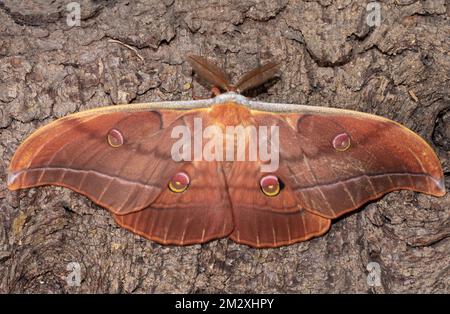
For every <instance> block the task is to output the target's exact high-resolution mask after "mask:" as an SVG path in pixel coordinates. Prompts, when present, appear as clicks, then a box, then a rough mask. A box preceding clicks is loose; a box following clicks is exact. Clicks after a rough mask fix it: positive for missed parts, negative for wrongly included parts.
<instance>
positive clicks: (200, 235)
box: [113, 161, 233, 245]
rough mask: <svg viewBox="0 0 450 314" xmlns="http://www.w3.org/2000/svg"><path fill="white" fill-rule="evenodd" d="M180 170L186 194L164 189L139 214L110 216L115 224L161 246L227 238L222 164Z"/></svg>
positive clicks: (227, 209)
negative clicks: (186, 179) (186, 177)
mask: <svg viewBox="0 0 450 314" xmlns="http://www.w3.org/2000/svg"><path fill="white" fill-rule="evenodd" d="M180 170H181V171H183V172H185V173H186V174H188V175H189V177H190V178H191V183H190V185H189V187H188V189H187V190H186V191H185V192H183V193H173V192H171V191H170V190H168V189H166V190H164V191H163V192H162V193H161V194H160V195H159V196H158V197H157V198H156V200H155V201H154V202H153V203H152V204H151V205H150V206H148V207H146V208H144V209H142V210H140V211H138V212H134V213H129V214H125V215H113V216H114V219H115V220H116V222H117V223H118V224H119V225H120V226H122V227H124V228H126V229H128V230H131V231H133V232H134V233H137V234H139V235H141V236H144V237H146V238H148V239H150V240H153V241H156V242H159V243H162V244H177V245H187V244H194V243H204V242H207V241H210V240H212V239H217V238H223V237H225V236H227V235H228V234H230V233H231V231H232V229H233V219H232V212H231V204H230V199H229V197H228V192H227V188H226V182H225V177H224V175H223V173H222V170H221V163H217V162H208V161H201V162H194V163H186V164H185V165H184V166H183V167H182V168H181V169H180Z"/></svg>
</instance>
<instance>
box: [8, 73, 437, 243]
mask: <svg viewBox="0 0 450 314" xmlns="http://www.w3.org/2000/svg"><path fill="white" fill-rule="evenodd" d="M268 68H269V67H268V66H266V69H268ZM215 70H217V69H215ZM206 75H210V73H207V74H206ZM247 76H248V75H247ZM248 80H251V77H250V78H248V77H247V78H246V80H243V81H242V82H241V83H240V84H238V85H237V86H238V87H237V88H235V89H239V86H241V87H242V86H245V84H247V85H252V84H250V83H248ZM221 82H222V81H221V80H219V79H218V83H221ZM224 84H225V83H224ZM198 119H200V121H201V122H202V127H204V128H208V127H210V126H215V127H217V128H219V129H220V130H222V131H223V132H225V131H226V129H227V127H238V126H241V127H245V128H246V127H250V128H249V129H250V130H251V128H252V127H254V128H255V129H258V130H259V129H260V127H267V128H269V129H270V128H271V127H275V126H276V127H277V128H278V130H279V139H280V141H279V147H276V149H275V151H276V152H277V153H278V154H279V164H278V165H277V167H276V169H275V170H273V171H270V172H266V171H263V170H264V169H263V167H264V166H265V165H266V164H267V163H268V161H266V160H263V159H262V158H261V155H257V158H256V160H249V159H245V160H239V159H238V160H232V161H231V160H228V159H226V158H222V159H220V158H216V153H217V152H218V151H219V150H218V149H217V147H218V146H214V147H213V149H210V150H208V149H206V148H207V145H208V143H209V141H202V142H201V145H200V149H202V153H203V155H202V157H205V155H204V153H205V151H206V152H208V151H212V152H213V157H214V158H209V157H211V156H209V157H208V158H193V160H190V161H189V160H186V159H181V160H178V161H177V160H175V159H174V158H173V152H174V151H177V150H176V149H173V147H174V145H175V144H176V143H177V141H178V140H179V139H178V138H177V136H176V135H177V132H175V133H174V132H173V131H174V130H178V129H176V128H179V130H183V128H187V129H189V132H191V133H189V134H191V135H192V134H194V133H195V124H196V121H199V120H198ZM197 133H198V132H197ZM174 134H175V136H174ZM203 135H204V134H203ZM258 135H259V134H258ZM272 135H273V134H271V136H272ZM247 138H248V137H246V139H247ZM266 138H268V139H270V140H272V139H273V137H270V138H269V137H266ZM192 139H193V140H192V147H193V148H194V149H193V150H194V153H195V150H196V146H195V141H200V140H201V139H199V138H196V137H195V136H192ZM203 139H204V138H203ZM233 141H234V140H233ZM236 143H237V142H236ZM245 143H246V146H245V150H246V152H249V151H250V146H249V141H246V142H245ZM220 145H222V144H220ZM223 145H224V146H223V147H226V146H225V145H226V144H223ZM192 147H191V148H192ZM234 147H235V148H236V147H237V146H236V145H235V146H234ZM226 149H228V147H226ZM181 152H184V150H181ZM197 153H199V149H198V147H197ZM387 154H388V156H387ZM183 156H185V155H183ZM186 156H187V154H186ZM199 156H200V154H198V155H197V157H199ZM222 156H223V155H222ZM178 157H179V156H178ZM194 157H195V154H194ZM48 184H52V185H60V186H65V187H68V188H70V189H72V190H74V191H77V192H79V193H81V194H83V195H86V196H87V197H89V198H90V199H91V200H93V201H94V202H95V203H97V204H99V205H101V206H103V207H105V208H107V209H108V210H110V211H111V212H112V214H113V217H114V219H115V220H116V221H117V223H118V224H119V225H121V226H123V227H124V228H127V229H129V230H131V231H133V232H135V233H137V234H140V235H142V236H144V237H146V238H149V239H152V240H155V241H157V242H160V243H163V244H182V245H184V244H193V243H203V242H206V241H210V240H212V239H217V238H222V237H227V236H228V237H230V238H231V239H233V240H234V241H236V242H238V243H244V244H248V245H251V246H255V247H277V246H281V245H286V244H291V243H295V242H298V241H304V240H307V239H310V238H312V237H315V236H319V235H321V234H324V233H325V232H327V230H328V229H329V227H330V223H331V219H334V218H336V217H339V216H341V215H343V214H345V213H347V212H350V211H352V210H355V209H357V208H358V207H360V206H361V205H363V204H364V203H366V202H368V201H369V200H373V199H376V198H379V197H380V196H382V195H383V194H385V193H387V192H389V191H393V190H398V189H409V190H414V191H419V192H423V193H427V194H431V195H436V196H440V195H443V194H444V193H445V188H444V180H443V173H442V169H441V166H440V163H439V160H438V159H437V157H436V155H435V153H434V152H433V150H432V149H431V148H430V146H429V145H428V144H427V143H426V142H425V141H424V140H423V139H422V138H421V137H419V136H418V135H416V134H415V133H414V132H412V131H410V130H409V129H407V128H405V127H403V126H401V125H399V124H398V123H395V122H393V121H391V120H388V119H385V118H382V117H378V116H374V115H370V114H365V113H360V112H355V111H348V110H341V109H333V108H324V107H313V106H301V105H293V104H276V103H264V102H258V101H251V100H249V99H247V98H245V97H244V96H241V95H239V94H237V93H234V92H229V93H224V94H221V95H218V96H216V97H214V98H212V99H207V100H195V101H178V102H160V103H149V104H132V105H122V106H111V107H106V108H99V109H94V110H88V111H84V112H81V113H77V114H73V115H70V116H67V117H65V118H62V119H59V120H57V121H55V122H53V123H51V124H49V125H47V126H44V127H42V128H41V129H39V130H38V131H36V132H35V133H33V134H32V135H31V136H30V137H29V138H28V139H27V140H26V141H25V142H24V143H23V144H22V145H21V146H20V147H19V148H18V150H17V152H16V154H15V155H14V157H13V159H12V161H11V164H10V168H9V176H8V187H9V188H10V189H11V190H16V189H21V188H28V187H34V186H40V185H48Z"/></svg>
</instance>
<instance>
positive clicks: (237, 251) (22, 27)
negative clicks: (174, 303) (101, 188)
mask: <svg viewBox="0 0 450 314" xmlns="http://www.w3.org/2000/svg"><path fill="white" fill-rule="evenodd" d="M47 2H48V1H43V0H41V1H20V2H19V1H13V0H4V1H0V43H1V45H0V143H1V146H0V156H1V157H2V158H1V160H0V176H1V177H0V178H1V180H0V292H3V293H6V292H127V293H128V292H284V293H286V292H294V293H297V292H302V293H309V292H363V293H364V292H375V293H383V292H399V293H402V292H447V293H448V292H450V238H449V235H450V222H449V221H450V219H449V216H450V194H449V193H447V195H446V196H444V197H442V198H434V197H429V196H425V195H422V194H418V193H413V192H407V191H401V192H394V193H390V194H388V195H387V196H385V197H384V198H382V199H381V200H379V201H377V202H373V203H371V204H369V205H367V206H365V207H363V208H362V209H361V210H360V211H358V212H356V213H353V214H351V215H348V216H347V217H345V218H342V219H339V220H337V221H335V222H334V224H333V225H332V228H331V230H330V232H328V233H327V234H326V235H325V236H323V237H320V238H317V239H314V240H312V241H308V242H304V243H299V244H296V245H291V246H288V247H282V248H279V249H263V250H262V249H260V250H257V249H251V248H249V247H247V246H244V245H237V244H235V243H233V242H231V241H229V240H227V239H222V240H219V241H213V242H210V243H208V244H204V245H193V246H188V247H169V246H161V245H158V244H156V243H153V242H151V241H147V240H145V239H143V238H140V237H139V236H136V235H133V234H131V233H130V232H128V231H126V230H124V229H121V228H119V227H118V226H117V225H116V224H115V222H114V221H113V219H112V218H111V216H110V214H109V213H108V212H107V211H106V210H104V209H102V208H100V207H98V206H95V205H94V204H93V203H92V202H90V201H89V200H88V199H86V198H84V197H82V196H80V195H78V194H76V193H73V192H71V191H70V190H67V189H64V188H55V187H45V188H39V189H30V190H25V191H19V192H14V193H11V192H9V191H8V190H7V189H6V182H5V180H6V169H7V167H8V164H9V161H10V159H11V157H12V155H13V153H14V151H15V149H16V148H17V146H18V145H19V143H20V142H21V141H22V140H23V139H24V138H25V137H26V136H27V135H29V134H30V133H31V132H32V131H34V130H35V129H36V128H38V127H39V126H41V125H44V124H46V123H48V122H50V121H53V120H55V119H56V118H58V117H62V116H64V115H67V114H70V113H73V112H76V111H79V110H83V109H88V108H94V107H99V106H105V105H109V104H117V103H129V102H132V103H138V102H144V101H146V102H147V101H158V100H179V99H190V97H191V90H189V89H188V85H189V84H187V83H192V81H193V78H192V75H191V74H192V73H191V69H190V67H189V66H188V65H187V64H186V62H184V61H183V57H184V56H185V55H186V54H187V53H196V54H201V55H205V56H208V57H210V58H213V59H215V60H217V61H218V63H219V64H220V65H223V66H224V67H226V68H227V69H228V70H229V72H230V73H231V74H232V75H233V76H238V75H239V74H241V73H243V72H244V71H245V70H249V69H251V68H253V67H255V66H256V65H258V64H259V63H260V62H265V61H268V60H273V59H277V60H280V61H281V62H282V75H281V78H280V79H279V80H278V81H276V82H274V84H269V85H267V86H266V87H265V88H261V89H260V90H258V92H259V94H258V96H257V98H258V99H261V100H265V101H274V102H290V103H301V104H311V105H317V106H333V107H339V108H347V109H355V110H360V111H364V112H370V113H375V114H379V115H382V116H385V117H388V118H391V119H394V120H396V121H398V122H400V123H403V124H405V125H406V126H408V127H410V128H411V129H412V130H414V131H416V132H417V133H419V134H420V135H422V136H423V137H424V138H425V139H426V140H427V141H428V142H429V143H431V144H432V145H433V147H434V148H435V149H436V151H437V153H438V155H439V157H440V159H441V161H442V163H443V167H444V171H445V172H446V176H447V177H446V184H447V187H448V186H449V185H450V173H449V171H450V93H449V91H450V52H449V51H450V17H449V15H450V2H449V1H448V0H424V1H414V0H385V1H382V2H381V1H380V2H379V3H380V6H381V23H380V25H379V26H373V27H369V25H368V24H367V20H366V17H367V14H368V13H370V12H372V11H367V10H366V9H367V8H366V3H365V2H364V1H351V0H337V1H331V0H319V1H287V0H277V1H257V0H236V1H226V0H223V1H222V0H221V1H187V0H185V1H179V0H165V1H143V0H141V1H119V0H118V1H92V2H90V1H80V2H79V3H80V5H81V26H79V27H78V26H74V27H69V26H68V25H67V24H66V16H67V8H66V4H67V2H69V1H52V4H51V5H49V4H46V3H47ZM371 21H372V22H374V20H371ZM111 39H115V40H119V41H121V42H122V43H125V44H127V45H130V46H132V47H134V48H135V49H136V51H137V53H135V52H133V51H132V50H130V49H128V48H126V47H125V46H123V45H121V44H118V43H116V42H110V40H111ZM139 56H141V57H142V58H143V61H142V60H141V59H140V57H139ZM194 88H195V90H196V92H197V94H199V93H203V94H204V95H206V94H208V92H207V91H206V90H205V89H203V87H202V86H201V85H199V84H197V83H195V82H194ZM393 140H395V139H393ZM387 157H389V156H387ZM70 262H78V263H79V264H80V265H81V280H82V281H81V285H80V286H79V287H71V286H69V285H67V283H66V281H65V276H67V274H68V273H69V271H67V270H66V267H67V264H68V263H70ZM369 262H377V263H379V265H380V267H381V286H378V287H371V286H370V285H368V283H367V275H368V271H367V269H366V267H367V264H368V263H369Z"/></svg>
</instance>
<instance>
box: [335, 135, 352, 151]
mask: <svg viewBox="0 0 450 314" xmlns="http://www.w3.org/2000/svg"><path fill="white" fill-rule="evenodd" d="M350 143H351V141H350V136H348V134H347V133H341V134H338V135H336V137H335V138H334V139H333V147H334V149H335V150H337V151H339V152H343V151H346V150H347V149H348V148H349V147H350Z"/></svg>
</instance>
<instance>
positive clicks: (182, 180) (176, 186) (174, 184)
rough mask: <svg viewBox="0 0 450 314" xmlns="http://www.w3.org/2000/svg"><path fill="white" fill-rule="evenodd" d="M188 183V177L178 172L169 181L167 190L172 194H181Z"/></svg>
mask: <svg viewBox="0 0 450 314" xmlns="http://www.w3.org/2000/svg"><path fill="white" fill-rule="evenodd" d="M189 183H190V180H189V176H188V175H187V174H186V173H185V172H178V173H177V174H175V175H174V176H173V177H172V179H171V180H170V181H169V189H170V190H171V191H172V192H174V193H181V192H184V191H186V189H187V188H188V186H189Z"/></svg>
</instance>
